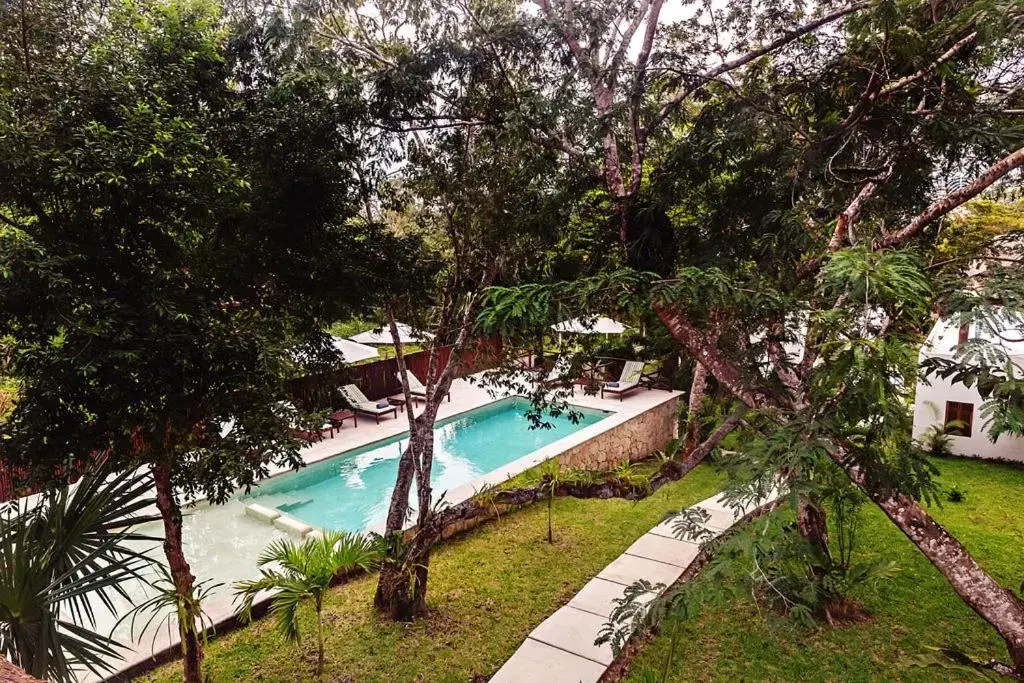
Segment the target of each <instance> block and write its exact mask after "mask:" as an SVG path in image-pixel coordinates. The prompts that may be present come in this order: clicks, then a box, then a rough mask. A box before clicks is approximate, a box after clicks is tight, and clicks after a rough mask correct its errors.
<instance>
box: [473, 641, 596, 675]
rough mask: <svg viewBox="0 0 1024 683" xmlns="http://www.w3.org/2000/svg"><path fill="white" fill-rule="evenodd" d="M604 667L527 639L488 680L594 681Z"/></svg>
mask: <svg viewBox="0 0 1024 683" xmlns="http://www.w3.org/2000/svg"><path fill="white" fill-rule="evenodd" d="M605 668H606V667H605V665H604V664H598V663H597V662H594V661H591V660H589V659H585V658H583V657H580V656H579V655H574V654H572V653H571V652H566V651H565V650H559V649H558V648H556V647H552V646H551V645H547V644H546V643H542V642H540V641H537V640H534V639H533V638H527V639H526V641H525V642H524V643H523V644H522V645H521V646H520V647H519V649H518V650H516V652H515V654H514V655H512V657H511V658H509V660H508V661H507V662H505V664H504V665H503V666H502V667H501V668H500V669H498V673H496V674H494V675H493V676H491V680H490V683H524V682H526V683H540V682H541V681H544V682H545V683H597V680H598V679H599V678H601V675H602V674H603V673H604V670H605Z"/></svg>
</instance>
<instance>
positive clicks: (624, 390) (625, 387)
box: [601, 360, 644, 401]
mask: <svg viewBox="0 0 1024 683" xmlns="http://www.w3.org/2000/svg"><path fill="white" fill-rule="evenodd" d="M643 374H644V362H643V361H640V360H630V361H626V364H625V365H624V366H623V367H622V373H621V374H620V375H619V380H618V381H617V382H605V383H603V384H602V385H601V398H604V394H605V392H608V393H609V394H617V395H618V397H619V400H620V401H621V400H622V399H623V398H624V397H625V396H626V394H628V393H629V392H631V391H633V390H635V389H639V388H640V379H641V378H642V377H643Z"/></svg>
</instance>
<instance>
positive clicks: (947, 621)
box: [627, 459, 1024, 683]
mask: <svg viewBox="0 0 1024 683" xmlns="http://www.w3.org/2000/svg"><path fill="white" fill-rule="evenodd" d="M936 464H937V465H938V467H939V469H940V470H941V471H942V477H941V481H942V483H943V484H944V485H946V486H949V485H951V484H953V483H956V484H959V485H960V487H961V488H963V489H966V491H967V499H966V501H965V502H963V503H950V502H946V503H944V504H943V506H942V507H941V508H938V509H932V510H931V512H932V514H934V515H935V517H936V518H937V519H938V520H939V521H940V522H941V523H942V524H944V525H945V526H946V527H947V528H948V529H949V530H950V531H951V532H952V533H953V534H955V535H956V536H957V537H958V538H959V539H960V540H961V541H962V542H963V543H964V544H965V545H966V546H967V547H968V548H969V549H970V551H971V552H972V553H973V554H974V556H975V557H976V558H977V559H978V561H979V562H981V564H982V565H983V566H984V567H985V568H986V569H987V570H988V571H990V572H992V574H993V575H994V576H995V578H996V579H997V580H999V581H1000V582H1001V583H1002V584H1003V585H1005V586H1010V587H1017V586H1020V584H1021V581H1022V580H1024V505H1022V502H1024V468H1021V467H1013V466H1008V465H1001V464H997V463H985V462H978V461H969V460H961V459H942V460H937V461H936ZM865 511H866V515H865V525H864V529H863V531H862V532H861V535H862V541H861V545H860V547H861V549H862V550H863V551H864V553H863V554H864V555H865V556H873V557H878V558H883V557H884V558H890V559H892V560H895V561H896V562H897V564H898V565H899V567H900V570H901V571H900V572H899V574H898V575H897V577H896V578H895V579H894V580H893V581H891V582H887V583H886V584H885V585H883V586H881V587H880V588H879V589H878V590H877V594H874V595H872V594H870V593H867V592H866V593H865V594H864V595H862V596H859V597H861V601H862V603H863V604H864V605H865V607H866V608H867V609H868V610H869V612H870V613H871V615H872V618H871V620H870V621H868V622H866V623H862V624H859V625H856V626H850V627H845V628H841V629H832V628H820V629H807V628H801V627H799V626H797V625H795V624H794V623H793V622H792V621H790V620H788V619H784V618H781V617H779V616H777V615H774V614H765V613H758V611H757V609H756V608H755V606H754V604H753V602H752V601H751V599H750V598H749V597H737V598H735V599H733V600H732V601H731V602H730V603H729V604H728V605H727V606H726V607H724V608H716V609H713V610H708V611H707V612H705V613H704V614H703V615H702V616H700V617H698V618H697V619H696V620H695V621H693V622H691V623H688V624H686V625H685V626H684V627H683V631H682V637H681V638H680V639H679V645H678V648H677V650H676V654H675V657H674V660H673V661H674V666H673V667H672V673H671V675H670V676H669V680H670V681H674V682H678V681H697V680H701V681H703V680H722V681H724V680H737V679H740V678H743V679H747V680H776V681H796V680H800V681H835V680H844V681H869V680H871V681H875V680H911V681H935V680H950V679H955V678H957V676H953V675H952V672H950V671H946V670H941V669H935V668H928V669H922V668H909V667H906V666H905V665H904V664H905V663H906V662H907V661H908V660H909V658H911V657H913V656H915V655H918V654H921V653H923V652H925V650H926V648H927V647H928V646H943V645H952V646H955V647H956V648H958V649H960V650H962V651H965V652H968V653H971V654H973V655H976V656H980V657H984V658H990V657H998V658H1000V659H1002V660H1003V661H1006V660H1007V654H1006V649H1005V648H1004V647H1003V643H1002V640H1001V639H1000V638H999V637H998V636H997V635H996V634H995V631H993V630H992V629H991V628H990V627H989V626H988V625H987V624H986V623H985V622H984V621H982V620H981V619H980V618H979V617H977V616H976V615H975V614H974V612H972V611H971V609H970V608H968V607H967V606H966V605H964V603H963V602H962V601H961V600H960V599H959V598H958V597H957V595H956V594H955V593H954V592H953V590H952V589H950V588H949V586H948V584H947V583H946V581H945V579H943V577H942V576H941V575H940V574H939V573H938V572H937V571H936V570H935V569H934V568H933V567H932V566H931V565H930V564H929V563H928V561H927V560H925V559H924V557H923V556H922V555H921V554H920V553H919V552H918V551H917V550H916V548H914V546H913V545H911V543H910V542H909V541H907V540H906V538H905V537H904V536H903V535H902V534H900V533H899V532H898V531H897V530H896V528H895V527H894V526H893V525H892V524H891V523H890V522H889V521H888V520H887V519H886V518H885V517H884V516H883V515H882V514H881V513H880V512H878V511H877V509H876V508H873V507H869V506H865ZM698 580H699V579H698ZM667 645H668V638H667V636H664V635H663V636H659V637H658V638H656V639H655V640H654V641H653V642H652V643H650V644H648V645H647V646H646V647H645V648H644V649H643V650H642V652H641V653H640V655H639V656H638V658H637V659H636V661H635V663H634V667H633V671H632V674H631V676H630V677H629V678H628V679H627V680H629V681H633V682H634V683H635V682H638V681H641V680H643V679H642V676H641V675H640V672H641V670H642V669H643V668H645V667H652V668H658V669H659V670H660V668H661V667H660V665H661V664H662V663H663V662H664V661H665V660H664V656H665V653H666V651H667ZM657 680H661V679H660V678H658V679H657Z"/></svg>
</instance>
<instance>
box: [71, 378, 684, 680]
mask: <svg viewBox="0 0 1024 683" xmlns="http://www.w3.org/2000/svg"><path fill="white" fill-rule="evenodd" d="M511 395H514V392H507V393H495V392H492V391H490V390H488V389H486V388H484V387H482V386H480V384H479V383H476V382H472V381H469V380H466V379H456V380H455V381H454V382H453V383H452V387H451V400H450V401H449V400H445V401H444V402H443V403H442V404H441V406H440V408H439V410H438V415H437V419H438V420H439V421H440V420H444V419H446V418H449V417H453V416H456V415H459V414H460V413H464V412H467V411H470V410H473V409H475V408H479V407H481V406H484V405H487V404H489V403H493V402H495V401H498V400H501V399H502V398H506V397H508V396H511ZM680 395H681V392H677V391H665V390H661V389H644V388H642V389H639V390H637V391H634V392H633V393H631V394H629V395H628V396H626V397H625V398H624V399H623V400H621V401H620V400H619V399H618V398H617V397H608V398H601V397H600V396H591V395H587V394H585V393H584V392H583V391H582V389H580V388H576V389H575V391H574V394H573V397H572V398H571V399H570V400H569V402H570V403H571V404H572V405H576V406H580V407H583V408H595V409H598V410H606V411H612V414H611V415H609V416H607V417H606V418H604V419H602V420H601V421H599V422H597V423H595V424H592V425H588V426H587V427H584V428H583V429H580V430H579V431H577V432H574V433H572V434H569V435H567V436H565V437H563V438H561V439H559V440H557V441H554V442H552V443H550V444H548V445H547V446H544V447H542V448H540V449H538V450H536V451H534V452H532V453H530V454H528V455H526V456H524V457H522V458H520V459H518V460H515V461H513V462H511V463H508V464H507V465H505V466H503V467H501V468H499V469H498V470H495V471H493V472H491V473H489V474H486V475H484V476H482V477H480V478H478V479H476V480H474V481H471V482H468V483H466V484H464V485H462V486H458V487H456V488H454V489H451V490H449V491H447V493H446V495H445V500H446V501H448V502H449V503H450V504H456V503H459V502H461V501H463V500H466V499H468V498H470V497H472V496H473V495H475V494H476V493H477V492H478V491H479V490H481V489H482V488H484V487H486V486H489V485H494V484H499V483H501V482H503V481H505V480H506V479H509V478H510V477H513V476H515V475H516V474H519V473H520V472H523V471H525V470H527V469H529V468H531V467H533V466H534V465H537V464H539V463H541V462H543V461H545V460H548V459H550V458H552V457H554V456H556V455H558V454H560V453H563V452H564V451H566V450H568V449H570V448H573V447H574V446H577V445H579V444H581V443H584V442H586V441H588V440H590V439H592V438H594V437H595V436H596V435H598V434H601V433H603V432H605V431H607V430H609V429H612V428H613V427H616V426H618V425H620V424H622V423H624V422H627V421H629V420H630V419H632V418H634V417H636V416H638V415H641V414H643V413H645V412H647V411H649V410H651V409H653V408H655V407H657V406H660V405H661V404H663V403H665V402H667V401H671V400H673V399H674V398H676V397H678V396H680ZM422 409H423V404H422V403H421V402H414V410H415V411H416V414H419V413H420V411H422ZM408 430H409V421H408V419H407V417H406V413H405V409H404V408H400V409H399V410H398V413H397V417H387V418H384V419H382V420H381V421H380V423H379V424H378V423H375V421H374V419H373V418H372V417H370V416H365V417H364V416H359V425H358V426H353V425H352V423H351V421H346V422H345V427H344V428H343V429H340V430H337V429H336V430H335V432H334V436H333V437H328V438H325V439H324V440H322V441H319V442H317V443H315V444H313V445H311V446H308V447H307V448H304V449H303V450H302V459H303V461H304V462H305V463H306V464H307V465H308V464H312V463H315V462H318V461H320V460H324V459H326V458H330V457H332V456H335V455H339V454H341V453H344V452H346V451H349V450H352V449H355V448H360V447H362V446H366V445H369V444H372V443H374V442H377V441H381V440H384V439H388V438H391V437H394V436H397V435H400V434H402V433H404V432H407V431H408ZM291 471H292V470H290V469H288V468H284V467H276V468H271V476H277V475H281V474H286V473H287V472H291ZM438 493H440V492H438ZM232 504H237V503H232V502H229V503H228V504H227V505H228V506H230V505H232ZM208 507H209V506H208V505H207V504H206V503H204V502H202V501H200V502H199V503H198V504H197V505H195V506H193V507H190V508H186V514H193V515H205V513H204V512H203V509H204V508H208ZM218 507H220V506H218ZM238 507H239V509H238V514H239V515H241V516H244V514H243V511H242V509H241V506H240V505H239V506H238ZM249 521H252V520H249ZM369 531H378V532H379V531H382V529H380V528H371V529H369ZM275 533H279V532H277V531H276V530H275V528H274V527H273V526H271V525H270V524H267V525H266V534H267V535H266V539H265V540H266V541H267V542H269V541H270V540H271V539H272V538H273V537H274V534H275ZM252 570H253V572H255V565H254V566H253V567H252ZM194 573H196V574H197V578H198V579H200V580H201V579H202V578H203V577H202V576H201V574H202V569H201V568H199V567H197V568H195V569H194ZM242 578H246V577H245V576H239V577H238V579H242ZM267 598H269V595H267V596H265V597H264V598H262V599H261V600H258V601H257V602H261V601H262V600H263V599H267ZM204 609H205V611H206V614H207V617H208V618H209V619H210V621H211V622H212V623H214V624H222V623H225V622H227V621H228V620H230V619H231V618H232V617H233V616H234V613H235V606H234V604H233V600H232V599H231V596H230V594H228V593H219V594H216V595H213V596H211V597H210V598H209V599H207V600H206V601H204ZM176 647H178V638H177V634H176V633H168V632H167V629H166V628H165V629H161V631H160V632H159V633H157V634H155V638H154V636H153V634H151V633H147V635H146V636H145V637H144V638H143V639H142V640H141V642H137V644H136V646H135V647H134V648H132V649H130V650H129V651H127V652H125V653H124V654H125V660H124V661H122V662H118V663H117V664H116V665H115V667H116V670H117V672H122V671H125V670H126V669H128V668H129V667H132V666H134V665H136V664H139V663H142V662H144V661H146V660H148V659H149V658H150V657H151V656H154V655H159V654H160V653H161V652H164V651H166V650H168V649H170V648H176ZM111 678H112V679H113V680H126V679H123V678H118V677H117V673H115V674H113V675H112V676H111V677H110V678H108V680H110V679H111ZM83 680H87V681H92V680H99V679H97V678H96V677H93V676H85V677H84V678H83Z"/></svg>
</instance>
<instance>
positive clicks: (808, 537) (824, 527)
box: [796, 496, 832, 558]
mask: <svg viewBox="0 0 1024 683" xmlns="http://www.w3.org/2000/svg"><path fill="white" fill-rule="evenodd" d="M796 526H797V529H798V530H799V532H800V536H801V538H803V539H804V540H805V541H807V542H808V543H810V544H811V545H812V546H814V547H815V548H816V549H817V550H818V552H820V553H821V554H822V556H824V557H826V558H828V557H831V556H832V553H831V551H830V550H829V549H828V521H827V517H826V515H825V508H823V507H822V505H821V503H820V502H819V501H816V500H813V499H811V497H810V496H800V497H799V499H798V500H797V510H796Z"/></svg>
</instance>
